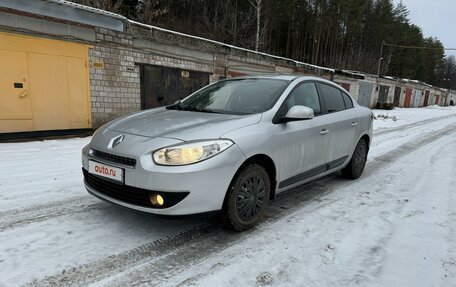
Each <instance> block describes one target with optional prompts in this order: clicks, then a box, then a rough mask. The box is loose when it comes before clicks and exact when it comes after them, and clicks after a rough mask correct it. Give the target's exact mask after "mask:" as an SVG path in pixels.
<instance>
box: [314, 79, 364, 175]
mask: <svg viewBox="0 0 456 287" xmlns="http://www.w3.org/2000/svg"><path fill="white" fill-rule="evenodd" d="M318 87H319V91H320V96H321V98H322V100H323V102H324V109H325V112H326V113H327V115H326V117H328V119H329V121H330V129H329V149H328V160H327V164H328V166H329V169H332V168H335V167H337V166H339V165H341V164H343V163H344V161H345V160H346V159H347V158H348V157H349V156H350V154H351V152H352V150H353V148H354V145H355V144H356V140H357V134H358V125H359V117H358V113H357V111H356V109H355V108H354V106H353V102H352V99H351V98H350V97H349V96H348V95H347V94H346V93H345V92H343V91H342V90H340V89H338V88H336V87H335V86H332V85H329V84H326V83H319V84H318Z"/></svg>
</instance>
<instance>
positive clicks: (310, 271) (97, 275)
mask: <svg viewBox="0 0 456 287" xmlns="http://www.w3.org/2000/svg"><path fill="white" fill-rule="evenodd" d="M379 113H382V114H385V111H376V114H379ZM388 113H389V116H395V117H396V119H397V120H396V121H393V120H392V119H391V118H390V117H389V118H387V119H384V120H382V119H380V120H377V121H376V122H375V132H374V142H373V145H372V147H371V151H370V154H369V161H368V164H367V166H366V171H365V173H364V175H363V176H362V177H361V178H360V179H359V180H357V181H347V180H344V179H342V178H340V177H339V176H338V175H337V174H334V175H330V176H327V177H325V178H323V179H320V180H318V181H315V182H312V183H310V184H307V185H304V186H301V187H298V188H296V189H295V190H292V191H290V192H287V193H286V194H283V195H280V196H279V197H278V198H277V199H276V200H274V201H273V202H272V203H271V207H270V208H269V210H268V216H267V218H266V219H265V220H264V222H263V223H262V224H260V225H259V226H258V227H256V228H254V229H253V230H250V231H247V232H244V233H241V234H238V233H231V232H227V231H224V230H222V229H221V228H220V227H219V225H218V222H217V217H216V216H214V215H200V216H192V217H186V218H176V219H172V218H162V217H157V216H153V215H147V214H139V213H134V212H130V211H128V210H124V209H120V208H117V207H115V206H112V205H110V204H107V203H104V202H101V201H99V200H97V199H96V198H93V197H91V196H90V195H88V194H87V193H86V192H85V190H84V188H83V187H82V182H81V180H82V179H81V174H80V155H79V152H80V149H81V148H82V146H84V145H85V144H86V143H87V142H88V141H89V139H67V140H53V141H44V142H29V143H15V144H11V143H9V144H0V158H1V162H2V165H1V166H0V210H1V211H0V286H20V285H23V284H28V285H34V286H42V285H55V286H63V285H68V286H87V285H92V286H126V285H135V286H136V285H144V286H149V285H154V286H155V285H163V286H176V285H182V286H188V285H190V286H194V285H197V286H253V285H269V284H272V285H280V286H334V285H336V286H455V285H456V254H455V253H456V251H455V249H456V243H455V240H456V234H455V233H456V208H455V207H456V195H454V192H453V190H454V186H456V177H455V176H454V174H455V173H456V149H455V147H456V132H455V131H456V109H447V108H445V109H437V108H436V109H396V110H393V111H388Z"/></svg>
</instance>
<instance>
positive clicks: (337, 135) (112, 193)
mask: <svg viewBox="0 0 456 287" xmlns="http://www.w3.org/2000/svg"><path fill="white" fill-rule="evenodd" d="M372 119H373V115H372V112H371V110H369V109H367V108H364V107H361V106H359V105H358V104H357V103H356V101H354V100H353V98H352V97H351V96H350V94H349V93H348V92H347V91H345V90H344V89H342V88H341V87H339V86H338V85H336V84H334V83H332V82H330V81H327V80H324V79H320V78H315V77H298V76H255V77H245V78H235V79H229V80H222V81H218V82H216V83H213V84H211V85H209V86H206V87H204V88H202V89H201V90H199V91H197V92H195V93H193V94H192V95H190V96H188V97H186V98H185V99H183V100H181V101H179V102H177V103H175V104H173V105H170V106H166V107H160V108H155V109H150V110H145V111H141V112H137V113H134V114H131V115H127V116H124V117H121V118H119V119H116V120H114V121H112V122H110V123H108V124H106V125H104V126H102V127H101V128H99V129H98V130H97V131H96V132H95V134H94V135H93V138H92V141H91V142H90V144H88V145H87V146H86V147H85V148H84V149H83V151H82V165H83V173H84V183H85V187H86V188H87V190H88V191H89V192H90V193H91V194H93V195H95V196H97V197H99V198H100V199H103V200H106V201H109V202H112V203H115V204H118V205H121V206H124V207H128V208H131V209H135V210H139V211H144V212H149V213H155V214H164V215H184V214H194V213H202V212H208V211H216V210H220V211H221V215H222V218H223V222H224V224H225V225H226V226H228V227H230V228H233V229H235V230H238V231H241V230H245V229H248V228H250V227H252V226H253V225H255V224H256V223H257V222H258V221H259V220H260V219H261V217H262V216H263V214H264V213H265V211H266V208H267V205H268V202H269V200H270V199H273V198H274V195H276V194H278V193H280V192H282V191H285V190H287V189H290V188H293V187H296V186H298V185H301V184H303V183H306V182H308V181H311V180H314V179H316V178H319V177H322V176H325V175H327V174H330V173H333V172H335V171H338V170H341V171H342V174H343V175H344V176H346V177H348V178H351V179H356V178H358V177H360V176H361V174H362V172H363V170H364V166H365V163H366V158H367V153H368V151H369V146H370V143H371V139H372Z"/></svg>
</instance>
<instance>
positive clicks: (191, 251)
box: [26, 124, 456, 286]
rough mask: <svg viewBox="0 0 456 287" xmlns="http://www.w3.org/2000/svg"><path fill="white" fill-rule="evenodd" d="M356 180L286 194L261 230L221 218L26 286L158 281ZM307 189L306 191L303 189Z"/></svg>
mask: <svg viewBox="0 0 456 287" xmlns="http://www.w3.org/2000/svg"><path fill="white" fill-rule="evenodd" d="M455 128H456V124H450V125H447V126H445V127H444V128H443V129H440V130H439V131H435V132H434V133H432V134H430V135H429V136H428V137H422V138H420V139H419V140H417V141H415V142H413V143H408V144H404V145H401V146H399V147H397V148H395V149H394V150H392V151H390V152H389V153H387V154H384V155H381V156H378V157H376V158H375V159H373V160H372V161H370V162H369V163H368V165H367V166H366V170H365V174H364V175H363V176H364V177H369V176H375V170H377V169H379V168H382V167H384V166H387V165H389V164H390V163H392V162H394V161H395V160H398V159H399V158H401V157H403V156H405V155H407V154H409V153H411V152H413V151H415V150H417V149H419V148H421V147H422V146H424V145H427V144H430V143H432V142H434V141H436V140H438V139H439V138H441V137H443V136H446V135H448V134H450V133H452V132H453V131H454V129H455ZM351 183H352V181H346V180H342V179H339V178H338V177H336V176H334V175H333V176H327V177H325V178H323V179H320V180H316V181H313V182H311V183H308V184H305V185H303V186H300V187H297V188H295V189H293V190H291V191H288V192H284V193H281V194H279V195H278V197H277V199H276V200H274V201H272V202H271V206H270V208H269V209H268V214H267V215H266V217H265V220H264V221H263V222H262V223H261V224H260V225H258V226H257V227H256V228H254V229H251V230H248V231H246V232H243V233H234V232H228V231H224V230H223V229H222V228H221V227H220V226H219V223H218V222H217V221H213V222H210V223H207V224H203V225H200V226H195V227H192V228H190V229H188V230H185V231H182V232H180V233H177V234H175V235H171V236H167V237H165V238H163V239H160V240H157V241H154V242H151V243H148V244H145V245H142V246H139V247H136V248H134V249H131V250H128V251H125V252H123V253H120V254H117V255H112V256H109V257H107V258H104V259H101V260H98V261H95V262H91V263H88V264H84V265H81V266H78V267H74V268H71V269H68V270H63V271H62V273H60V274H56V275H53V276H49V277H46V278H43V279H41V280H35V281H33V282H31V283H29V284H27V285H26V286H81V285H101V286H103V285H109V286H114V285H117V286H135V285H157V284H160V283H162V282H165V281H166V279H167V278H169V277H170V276H172V275H173V274H175V273H176V272H179V266H187V265H189V264H191V263H196V262H198V261H201V260H203V259H204V258H206V257H207V256H209V255H210V254H211V253H214V252H220V251H221V250H223V249H225V248H227V247H228V246H230V245H233V244H236V243H237V242H238V241H239V240H241V239H242V238H246V237H248V236H249V235H251V234H254V233H255V232H257V231H259V230H261V229H262V228H264V227H265V226H266V225H269V224H272V223H274V222H275V221H276V220H278V219H279V218H281V217H282V216H283V215H284V214H288V213H291V212H292V211H293V210H295V209H297V208H309V210H315V209H318V208H320V207H322V206H324V205H327V204H331V203H333V202H335V201H337V200H338V199H337V198H331V197H330V196H328V195H330V194H331V192H332V191H334V190H335V189H338V188H341V187H344V186H347V185H350V184H351ZM303 190H305V192H302V191H303ZM282 195H283V196H282Z"/></svg>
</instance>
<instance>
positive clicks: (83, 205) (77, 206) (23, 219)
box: [0, 196, 106, 232]
mask: <svg viewBox="0 0 456 287" xmlns="http://www.w3.org/2000/svg"><path fill="white" fill-rule="evenodd" d="M103 206H106V205H104V204H103V202H101V201H99V200H97V199H95V198H92V197H90V196H80V197H73V198H69V199H65V200H60V201H55V202H52V203H47V204H40V205H33V206H31V207H27V208H21V209H13V210H8V211H4V212H0V232H2V231H5V230H8V229H10V228H16V227H19V226H22V225H26V224H30V223H36V222H42V221H45V220H48V219H52V218H56V217H61V216H66V215H71V214H76V213H81V212H88V211H90V210H93V209H99V208H102V207H103Z"/></svg>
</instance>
